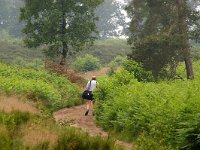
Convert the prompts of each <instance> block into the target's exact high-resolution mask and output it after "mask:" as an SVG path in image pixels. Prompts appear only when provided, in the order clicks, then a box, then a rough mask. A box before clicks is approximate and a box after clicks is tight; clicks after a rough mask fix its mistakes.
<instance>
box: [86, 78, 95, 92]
mask: <svg viewBox="0 0 200 150" xmlns="http://www.w3.org/2000/svg"><path fill="white" fill-rule="evenodd" d="M89 86H90V88H89ZM96 87H97V81H96V80H91V85H90V81H88V83H87V85H86V89H88V88H89V89H88V90H89V91H93V90H94V89H95V88H96Z"/></svg>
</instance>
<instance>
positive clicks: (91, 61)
mask: <svg viewBox="0 0 200 150" xmlns="http://www.w3.org/2000/svg"><path fill="white" fill-rule="evenodd" d="M72 65H73V67H74V68H75V69H76V70H78V71H82V72H86V71H91V70H97V69H100V66H101V65H100V63H99V60H98V59H97V58H96V57H94V56H92V55H88V54H87V55H85V56H84V57H78V58H77V59H76V61H75V62H74V63H73V64H72Z"/></svg>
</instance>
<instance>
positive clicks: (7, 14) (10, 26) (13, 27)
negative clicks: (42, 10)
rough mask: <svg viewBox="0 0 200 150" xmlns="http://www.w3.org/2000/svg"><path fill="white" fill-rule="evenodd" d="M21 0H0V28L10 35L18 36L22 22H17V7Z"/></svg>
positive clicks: (20, 4)
mask: <svg viewBox="0 0 200 150" xmlns="http://www.w3.org/2000/svg"><path fill="white" fill-rule="evenodd" d="M22 3H23V0H0V30H5V31H7V32H8V33H9V34H10V35H12V36H20V35H21V29H22V23H19V19H18V18H19V7H20V6H22Z"/></svg>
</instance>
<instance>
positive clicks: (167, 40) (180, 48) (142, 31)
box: [127, 0, 200, 79]
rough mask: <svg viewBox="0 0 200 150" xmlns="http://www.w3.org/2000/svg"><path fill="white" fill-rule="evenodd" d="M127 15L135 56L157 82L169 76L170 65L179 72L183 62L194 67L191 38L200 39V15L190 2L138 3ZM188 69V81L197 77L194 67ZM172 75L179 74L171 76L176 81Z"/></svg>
mask: <svg viewBox="0 0 200 150" xmlns="http://www.w3.org/2000/svg"><path fill="white" fill-rule="evenodd" d="M127 12H128V14H129V16H130V18H131V23H130V27H129V30H130V35H129V40H128V41H129V44H132V45H133V53H132V55H131V57H132V58H133V59H134V60H135V61H137V62H140V63H142V65H143V67H144V68H145V69H146V70H151V71H152V73H153V75H154V77H155V79H157V78H158V77H159V76H163V77H166V76H167V73H166V70H165V69H166V66H167V65H170V66H171V68H172V69H171V70H170V71H172V72H175V71H176V64H177V63H178V62H179V61H181V60H184V61H186V64H191V58H190V43H189V39H195V40H196V41H199V39H200V34H199V33H200V32H199V27H200V22H199V20H200V15H199V12H198V11H197V10H195V9H194V8H193V6H192V4H190V1H186V0H185V1H184V0H180V1H178V0H175V1H165V0H155V1H149V0H134V2H133V1H132V2H130V3H129V5H128V7H127ZM191 14H192V15H191ZM166 16H167V17H166ZM192 26H194V28H193V29H191V27H192ZM135 41H136V42H135ZM177 56H179V57H177ZM180 58H181V59H180ZM186 68H187V77H188V79H190V78H193V69H192V64H191V65H186ZM163 71H164V72H163ZM161 73H162V74H161ZM172 75H175V73H170V76H169V77H172V78H173V76H172Z"/></svg>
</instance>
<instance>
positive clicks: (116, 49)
mask: <svg viewBox="0 0 200 150" xmlns="http://www.w3.org/2000/svg"><path fill="white" fill-rule="evenodd" d="M129 52H131V48H130V46H128V45H127V42H126V40H123V39H111V38H107V39H102V40H96V41H95V42H94V45H93V46H92V47H91V48H90V49H88V50H85V51H81V52H79V53H77V55H75V56H74V57H73V56H72V60H73V61H74V60H75V58H76V57H82V56H84V55H86V54H91V55H93V56H94V57H96V58H98V59H99V60H100V63H101V64H108V63H109V62H110V61H112V60H113V59H114V58H115V57H116V56H122V57H125V56H126V55H127V54H128V53H129Z"/></svg>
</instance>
